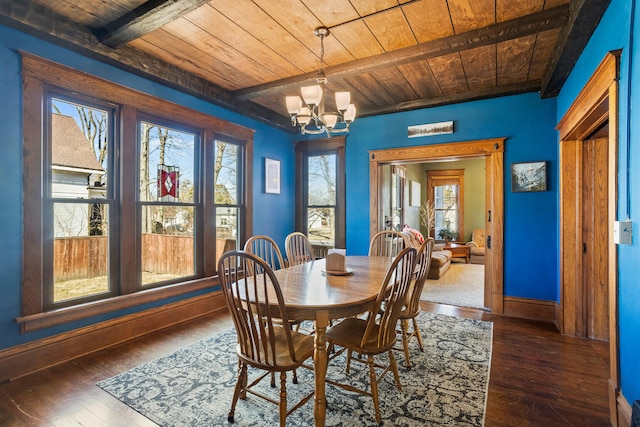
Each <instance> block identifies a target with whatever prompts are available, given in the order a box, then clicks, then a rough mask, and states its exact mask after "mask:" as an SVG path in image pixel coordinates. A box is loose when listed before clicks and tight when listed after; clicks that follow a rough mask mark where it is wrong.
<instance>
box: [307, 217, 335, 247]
mask: <svg viewBox="0 0 640 427" xmlns="http://www.w3.org/2000/svg"><path fill="white" fill-rule="evenodd" d="M335 213H336V210H335V209H334V208H309V210H308V211H307V221H308V223H307V227H308V228H307V229H308V231H309V241H311V243H312V244H313V245H322V246H328V247H331V248H333V247H334V246H335Z"/></svg>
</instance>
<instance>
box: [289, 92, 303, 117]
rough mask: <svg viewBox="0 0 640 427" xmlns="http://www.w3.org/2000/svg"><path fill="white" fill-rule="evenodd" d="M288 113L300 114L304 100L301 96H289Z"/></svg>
mask: <svg viewBox="0 0 640 427" xmlns="http://www.w3.org/2000/svg"><path fill="white" fill-rule="evenodd" d="M286 101H287V111H288V112H289V114H291V115H293V114H298V111H300V108H302V99H300V97H299V96H287V99H286Z"/></svg>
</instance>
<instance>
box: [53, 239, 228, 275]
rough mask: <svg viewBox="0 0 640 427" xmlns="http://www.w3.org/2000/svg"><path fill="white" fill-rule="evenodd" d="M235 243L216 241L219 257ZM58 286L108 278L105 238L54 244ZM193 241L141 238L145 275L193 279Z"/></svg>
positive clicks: (56, 242) (65, 241)
mask: <svg viewBox="0 0 640 427" xmlns="http://www.w3.org/2000/svg"><path fill="white" fill-rule="evenodd" d="M235 246H236V242H235V240H230V239H216V253H217V257H220V256H221V255H222V254H223V253H224V252H226V251H230V250H233V249H235ZM53 251H54V257H53V260H54V261H53V262H54V265H53V272H54V277H55V280H56V282H61V281H66V280H74V279H86V278H90V277H99V276H106V275H107V273H108V259H109V245H108V240H107V237H106V236H90V237H65V238H57V239H55V240H54V242H53ZM193 256H194V247H193V237H190V236H187V237H185V236H170V235H166V234H143V235H142V271H149V272H152V273H156V274H174V275H178V276H190V275H192V274H194V268H195V267H194V262H193V259H194V258H193ZM216 262H217V259H216Z"/></svg>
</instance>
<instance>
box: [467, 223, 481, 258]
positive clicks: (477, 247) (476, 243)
mask: <svg viewBox="0 0 640 427" xmlns="http://www.w3.org/2000/svg"><path fill="white" fill-rule="evenodd" d="M467 246H471V249H470V254H471V257H470V261H471V263H472V264H484V228H474V229H473V233H471V241H470V242H467Z"/></svg>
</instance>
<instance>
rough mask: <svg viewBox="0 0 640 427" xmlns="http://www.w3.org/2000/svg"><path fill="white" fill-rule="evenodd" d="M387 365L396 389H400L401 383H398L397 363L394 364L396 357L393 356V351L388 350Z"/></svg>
mask: <svg viewBox="0 0 640 427" xmlns="http://www.w3.org/2000/svg"><path fill="white" fill-rule="evenodd" d="M389 366H391V370H392V371H393V376H394V378H395V380H396V386H397V387H398V390H402V384H400V374H398V365H397V364H396V358H395V357H394V356H393V351H391V350H389Z"/></svg>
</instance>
